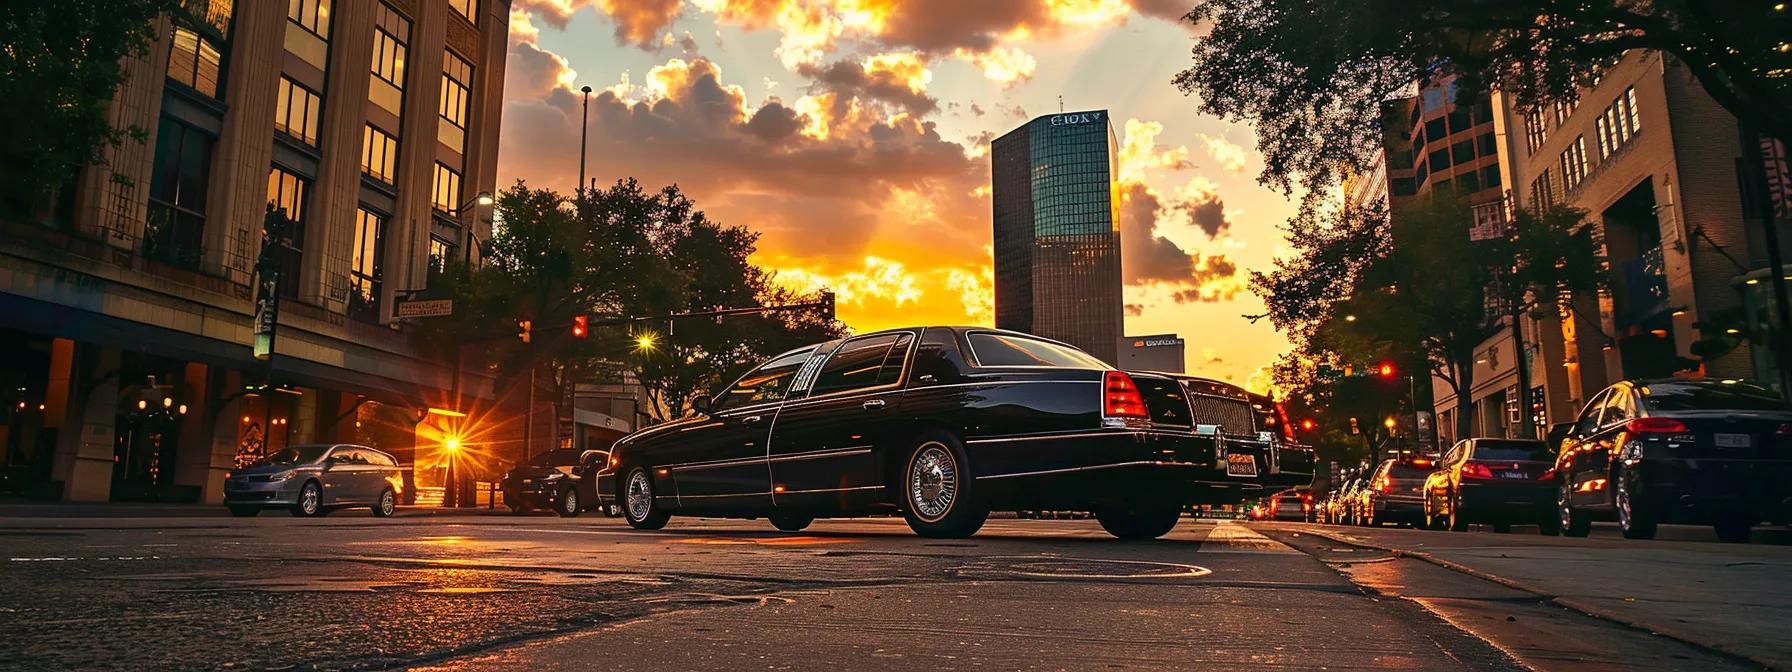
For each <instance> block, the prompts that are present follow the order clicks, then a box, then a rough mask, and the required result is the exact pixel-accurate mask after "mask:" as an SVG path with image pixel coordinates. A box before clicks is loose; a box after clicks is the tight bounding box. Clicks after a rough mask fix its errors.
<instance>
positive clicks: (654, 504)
mask: <svg viewBox="0 0 1792 672" xmlns="http://www.w3.org/2000/svg"><path fill="white" fill-rule="evenodd" d="M622 488H623V490H622V497H623V499H622V514H623V517H624V518H627V519H628V525H629V527H633V528H635V529H637V530H657V529H660V528H662V527H665V526H666V521H668V520H671V519H672V514H671V513H670V512H667V511H666V510H665V509H662V508H660V505H659V502H658V501H655V499H654V497H653V488H654V485H653V474H651V473H649V472H648V471H647V467H635V468H633V469H630V470H629V471H628V478H626V479H623V481H622Z"/></svg>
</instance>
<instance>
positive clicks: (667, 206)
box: [427, 179, 841, 419]
mask: <svg viewBox="0 0 1792 672" xmlns="http://www.w3.org/2000/svg"><path fill="white" fill-rule="evenodd" d="M494 221H495V222H496V224H495V226H494V230H493V235H492V240H491V241H490V242H489V249H488V250H487V252H488V254H487V255H486V256H485V259H484V263H483V264H481V265H480V267H479V268H478V269H476V270H475V271H473V272H472V274H471V275H470V276H469V275H468V274H466V272H465V271H464V269H463V267H462V266H461V265H459V264H455V263H453V260H448V262H447V263H444V264H441V266H440V268H441V275H440V277H439V278H437V279H436V281H435V282H433V283H432V285H431V286H432V287H439V288H440V290H439V291H440V292H441V293H442V294H443V295H444V296H449V297H453V298H454V299H455V300H456V305H455V316H454V318H452V319H451V320H448V321H445V322H439V323H436V326H435V327H433V329H434V331H433V333H430V334H428V336H427V337H428V338H429V339H430V340H432V341H434V342H435V343H436V344H437V346H438V347H443V348H445V347H448V346H450V345H451V344H453V343H457V342H458V343H480V344H483V345H484V346H486V347H481V348H480V356H481V358H482V359H483V362H484V363H485V364H486V365H488V366H490V367H492V368H493V369H494V370H495V371H496V373H497V374H498V375H499V376H500V378H501V379H507V380H510V381H520V380H522V379H523V377H524V376H526V375H527V373H528V372H529V370H530V368H531V367H536V368H537V371H538V373H545V374H547V375H548V378H547V380H549V381H550V385H551V387H553V388H554V390H555V391H556V394H554V395H552V396H553V399H552V400H550V401H552V402H553V403H555V404H556V406H563V405H564V403H565V401H566V400H567V399H569V398H570V397H571V394H570V393H571V387H572V386H573V385H575V384H577V383H584V382H619V380H617V378H618V377H619V374H620V373H621V372H623V371H627V372H629V373H632V374H633V375H634V376H635V377H636V378H637V379H638V380H639V382H640V383H641V384H642V385H643V386H644V387H645V388H646V390H647V392H648V396H649V398H650V399H649V400H650V403H651V406H652V407H651V408H649V409H645V410H646V412H648V413H649V414H650V415H652V416H654V417H656V418H660V419H664V418H667V417H672V416H677V415H679V414H682V413H683V412H684V411H685V410H687V409H688V408H689V407H690V402H691V400H692V399H693V398H694V395H697V394H702V393H703V392H704V391H706V390H714V389H716V388H718V387H719V386H720V385H722V384H724V383H726V382H727V381H728V380H731V379H732V377H733V376H735V375H738V374H739V373H741V372H743V371H744V369H745V368H747V367H748V366H751V365H753V364H756V363H758V362H760V361H762V360H764V359H767V358H770V357H771V356H772V355H775V354H777V353H779V352H782V351H784V350H787V349H790V348H794V347H797V346H799V345H803V344H807V343H814V342H817V341H822V340H826V339H828V338H832V337H834V336H837V335H839V334H840V333H841V327H840V325H839V323H838V322H835V321H834V320H833V319H832V318H831V316H824V315H820V314H818V313H815V312H810V311H791V312H782V313H768V314H761V315H744V316H730V317H726V318H722V319H720V320H716V319H679V320H676V321H674V322H670V323H668V322H666V321H663V320H661V321H634V322H630V323H628V324H625V325H621V326H597V327H593V328H592V329H591V330H590V333H589V334H588V335H587V336H586V337H585V338H575V337H574V336H573V335H572V333H571V329H570V325H571V324H572V322H573V319H574V317H575V316H578V315H585V316H588V318H589V319H590V320H591V321H592V322H597V321H600V320H605V319H611V318H634V317H646V316H662V315H668V314H672V313H678V312H686V311H697V310H706V309H710V308H716V307H728V308H741V307H751V306H762V305H777V304H782V303H787V302H792V301H795V300H798V299H804V298H805V297H798V296H795V295H794V294H793V293H792V292H790V291H789V290H787V289H785V288H782V287H779V286H777V285H775V284H774V283H773V282H772V277H771V275H770V274H768V273H767V272H766V271H765V270H763V269H761V268H759V267H757V266H755V265H754V264H753V263H752V262H751V260H750V257H751V256H752V254H753V251H754V245H755V243H756V242H757V239H758V234H756V233H753V232H751V231H748V230H746V229H744V228H741V227H730V226H724V225H722V224H720V223H717V222H715V221H713V220H711V219H709V218H708V216H707V215H705V214H704V213H703V212H702V211H701V210H698V209H697V207H696V204H695V203H694V202H693V201H691V200H690V199H689V198H688V197H686V196H685V195H684V194H683V193H682V192H680V191H679V190H678V188H677V187H676V186H668V187H665V188H663V189H660V190H658V191H652V192H650V191H647V190H645V189H643V188H642V187H641V186H640V185H639V184H638V183H637V182H636V181H635V180H633V179H628V180H622V181H618V182H617V183H615V184H614V185H612V186H610V187H609V188H607V189H590V190H584V191H583V192H581V193H580V194H578V195H576V196H573V197H567V196H565V195H563V194H560V193H558V192H556V191H553V190H550V189H533V188H530V187H528V186H527V185H525V184H523V183H521V182H518V183H517V184H516V185H515V186H513V187H511V188H509V189H506V190H504V191H503V192H502V193H501V194H499V195H498V197H497V202H496V204H495V215H494ZM520 320H529V321H530V322H532V325H533V336H532V343H531V344H529V345H526V346H525V345H524V344H523V343H521V341H520V339H518V338H517V337H516V334H517V327H516V324H517V322H518V321H520Z"/></svg>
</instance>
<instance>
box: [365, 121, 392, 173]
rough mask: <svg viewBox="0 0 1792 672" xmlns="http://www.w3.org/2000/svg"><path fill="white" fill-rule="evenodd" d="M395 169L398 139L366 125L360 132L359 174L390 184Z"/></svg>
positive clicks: (370, 125) (371, 125)
mask: <svg viewBox="0 0 1792 672" xmlns="http://www.w3.org/2000/svg"><path fill="white" fill-rule="evenodd" d="M397 167H398V138H394V137H392V136H391V135H390V134H388V133H386V132H385V131H382V130H380V129H379V128H378V127H376V126H374V125H373V124H368V125H367V127H366V128H364V129H362V131H361V174H363V175H366V176H368V177H371V178H373V179H376V180H379V181H381V182H384V183H386V184H392V182H393V179H392V178H393V177H394V176H395V175H396V174H397V173H398V170H397Z"/></svg>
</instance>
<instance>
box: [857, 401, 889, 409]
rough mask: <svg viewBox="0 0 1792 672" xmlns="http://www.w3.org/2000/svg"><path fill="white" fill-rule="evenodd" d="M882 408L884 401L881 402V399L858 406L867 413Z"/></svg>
mask: <svg viewBox="0 0 1792 672" xmlns="http://www.w3.org/2000/svg"><path fill="white" fill-rule="evenodd" d="M883 407H884V400H882V399H871V400H868V401H866V402H865V403H863V404H859V408H863V409H865V410H867V411H875V410H877V409H880V408H883Z"/></svg>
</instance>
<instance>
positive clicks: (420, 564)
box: [0, 514, 1792, 670]
mask: <svg viewBox="0 0 1792 672" xmlns="http://www.w3.org/2000/svg"><path fill="white" fill-rule="evenodd" d="M1609 536H1610V535H1608V534H1603V533H1602V534H1599V535H1596V538H1594V539H1589V540H1575V539H1556V538H1545V537H1541V536H1537V535H1534V534H1533V535H1516V534H1514V535H1494V534H1491V533H1445V532H1419V531H1410V530H1381V529H1377V530H1365V529H1360V528H1339V527H1320V526H1312V525H1303V524H1283V523H1276V524H1250V525H1246V524H1240V523H1233V522H1224V523H1216V522H1212V521H1197V520H1185V521H1184V522H1183V523H1182V524H1181V525H1180V526H1179V527H1178V528H1177V529H1176V531H1175V532H1173V533H1172V534H1171V536H1170V537H1168V538H1166V539H1165V540H1162V541H1157V542H1120V541H1115V540H1112V539H1110V538H1109V537H1108V536H1107V535H1106V534H1105V533H1103V532H1102V531H1101V529H1100V528H1099V527H1098V526H1097V525H1096V524H1095V523H1094V522H1093V521H1086V520H1062V521H1060V520H1048V521H1039V520H1012V519H1007V520H992V521H990V524H989V525H988V526H987V527H985V528H984V530H983V531H982V532H981V533H979V534H978V535H977V536H976V537H974V538H972V539H968V540H951V541H948V540H930V539H921V538H917V537H915V536H913V535H911V534H910V533H909V531H908V529H907V528H906V526H904V525H903V524H902V522H901V521H900V520H899V519H864V520H851V521H821V522H818V523H817V524H816V525H815V526H814V527H812V528H810V529H809V530H807V531H805V532H803V533H798V534H786V533H779V532H775V531H773V530H772V529H771V527H770V525H769V524H767V523H765V522H763V521H722V520H688V519H674V521H673V523H672V525H671V526H670V527H668V528H667V529H666V530H664V531H661V532H657V533H641V532H635V531H632V530H629V529H628V528H626V527H625V526H624V525H622V524H621V523H620V522H619V521H617V520H614V519H605V518H596V517H592V516H590V515H587V516H586V517H583V518H578V519H560V518H553V517H542V516H529V517H511V516H427V517H400V518H396V519H386V520H376V519H373V518H370V517H367V516H366V515H365V514H338V515H337V516H332V517H330V518H326V519H321V520H298V519H292V518H286V517H283V516H262V517H259V518H254V519H243V520H238V519H229V518H193V517H182V518H146V517H136V518H118V517H112V518H108V517H93V518H17V517H15V518H0V548H4V552H0V558H3V559H4V563H3V564H0V586H4V589H3V590H0V668H3V669H86V670H109V669H131V670H158V669H179V670H188V669H393V668H425V669H440V670H488V669H526V670H585V669H628V670H638V669H665V670H752V669H796V670H815V669H831V670H876V669H891V670H896V669H903V670H907V669H916V668H938V669H1002V670H1006V669H1044V670H1055V669H1065V670H1084V669H1149V670H1161V669H1215V670H1238V669H1302V670H1311V669H1408V670H1460V669H1475V670H1505V669H1527V668H1528V669H1544V670H1550V669H1576V670H1602V669H1613V670H1616V669H1713V670H1721V669H1759V667H1761V664H1762V663H1771V664H1788V663H1792V661H1788V660H1787V659H1786V658H1787V656H1786V650H1787V649H1788V648H1789V647H1792V645H1788V644H1786V643H1785V642H1786V639H1785V637H1784V631H1783V627H1784V624H1785V623H1787V622H1792V580H1789V579H1792V572H1788V571H1786V570H1787V569H1789V568H1792V547H1786V546H1778V545H1769V544H1754V545H1748V546H1734V545H1723V544H1716V543H1705V542H1684V541H1681V542H1676V541H1663V542H1650V543H1643V542H1628V541H1624V540H1621V539H1611V538H1609ZM1586 581H1593V583H1585V582H1586ZM1623 581H1636V582H1640V583H1638V584H1637V589H1636V590H1634V591H1630V590H1626V591H1618V592H1614V591H1613V590H1612V589H1611V586H1613V585H1614V582H1623ZM1651 591H1653V592H1651ZM1599 595H1604V596H1605V597H1603V598H1599ZM1595 598H1598V599H1595ZM1626 600H1628V601H1626ZM1588 614H1594V615H1596V616H1597V617H1595V616H1592V615H1588ZM1726 628H1728V629H1730V630H1733V631H1734V632H1733V633H1732V635H1730V636H1726V635H1724V634H1723V632H1724V630H1725V629H1726ZM1657 632H1661V633H1665V634H1655V633H1657ZM1758 632H1767V633H1770V635H1771V636H1765V637H1764V636H1757V633H1758ZM1689 642H1690V643H1689Z"/></svg>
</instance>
